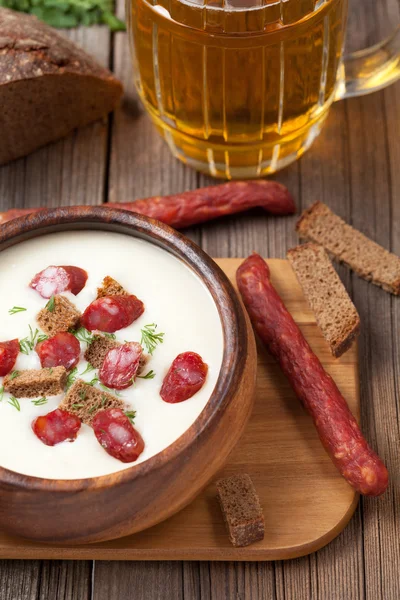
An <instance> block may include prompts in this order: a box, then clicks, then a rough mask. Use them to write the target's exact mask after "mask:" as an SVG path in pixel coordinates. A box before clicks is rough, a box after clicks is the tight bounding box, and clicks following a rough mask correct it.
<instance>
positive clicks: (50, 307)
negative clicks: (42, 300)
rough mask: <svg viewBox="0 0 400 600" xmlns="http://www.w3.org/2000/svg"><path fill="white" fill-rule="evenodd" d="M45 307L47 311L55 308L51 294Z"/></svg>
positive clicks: (52, 310)
mask: <svg viewBox="0 0 400 600" xmlns="http://www.w3.org/2000/svg"><path fill="white" fill-rule="evenodd" d="M45 308H46V309H47V310H48V311H49V312H51V313H52V312H54V310H55V308H56V303H55V301H54V296H52V297H51V298H50V300H49V301H48V303H47V304H46V306H45Z"/></svg>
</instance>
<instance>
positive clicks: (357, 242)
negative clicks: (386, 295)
mask: <svg viewBox="0 0 400 600" xmlns="http://www.w3.org/2000/svg"><path fill="white" fill-rule="evenodd" d="M296 230H297V232H298V234H299V236H300V238H301V239H304V240H309V241H311V242H316V243H317V244H321V246H324V248H325V250H326V251H327V252H329V254H330V255H332V256H333V258H334V259H335V260H337V261H339V262H342V263H344V264H346V265H347V266H348V267H350V269H353V271H355V272H356V273H357V274H358V275H359V276H360V277H363V278H364V279H366V280H367V281H372V283H374V284H375V285H379V286H380V287H382V288H383V289H384V290H386V291H387V292H391V293H392V294H396V295H399V294H400V258H399V257H398V256H396V255H395V254H392V253H391V252H388V251H387V250H385V248H383V247H382V246H380V245H379V244H377V243H375V242H373V241H372V240H370V239H369V238H367V237H366V236H365V235H364V234H363V233H361V232H360V231H358V230H357V229H354V228H353V227H351V226H350V225H348V224H347V223H345V221H343V219H341V218H340V217H338V215H335V213H334V212H332V211H331V210H330V209H329V208H328V207H327V206H326V205H325V204H323V203H322V202H316V203H315V204H313V205H312V206H310V208H308V209H307V210H305V211H304V212H303V214H302V215H301V217H300V219H299V220H298V222H297V225H296Z"/></svg>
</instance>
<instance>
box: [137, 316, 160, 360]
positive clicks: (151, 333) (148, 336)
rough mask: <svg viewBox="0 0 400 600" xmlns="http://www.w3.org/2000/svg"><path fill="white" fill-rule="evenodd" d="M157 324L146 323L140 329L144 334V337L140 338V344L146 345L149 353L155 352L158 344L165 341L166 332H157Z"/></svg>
mask: <svg viewBox="0 0 400 600" xmlns="http://www.w3.org/2000/svg"><path fill="white" fill-rule="evenodd" d="M156 329H157V325H156V324H155V323H150V324H149V325H145V326H144V327H143V329H141V330H140V333H141V334H142V338H141V340H140V344H141V345H142V346H143V345H145V346H146V350H147V352H148V353H149V354H153V352H154V350H155V349H156V348H157V345H158V344H162V343H163V341H164V335H165V334H164V333H156Z"/></svg>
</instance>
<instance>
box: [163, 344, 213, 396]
mask: <svg viewBox="0 0 400 600" xmlns="http://www.w3.org/2000/svg"><path fill="white" fill-rule="evenodd" d="M207 371H208V366H207V365H206V364H205V363H204V362H203V359H202V358H201V356H199V355H198V354H196V352H183V353H182V354H179V355H178V356H177V357H176V358H175V360H174V362H173V363H172V365H171V366H170V369H169V371H168V373H167V374H166V376H165V378H164V381H163V384H162V387H161V391H160V396H161V398H162V399H163V400H164V402H169V403H171V404H175V403H176V402H183V401H184V400H188V399H189V398H191V397H192V396H193V395H194V394H195V393H196V392H198V391H199V389H200V388H201V387H202V386H203V384H204V382H205V380H206V377H207Z"/></svg>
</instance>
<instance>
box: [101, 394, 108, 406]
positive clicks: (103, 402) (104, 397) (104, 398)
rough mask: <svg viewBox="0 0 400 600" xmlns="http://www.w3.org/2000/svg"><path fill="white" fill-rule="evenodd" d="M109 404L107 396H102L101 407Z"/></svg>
mask: <svg viewBox="0 0 400 600" xmlns="http://www.w3.org/2000/svg"><path fill="white" fill-rule="evenodd" d="M106 402H107V396H105V395H104V394H102V395H101V406H105V403H106Z"/></svg>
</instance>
